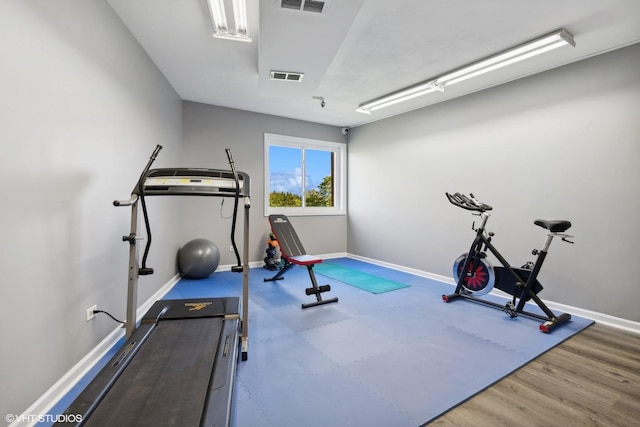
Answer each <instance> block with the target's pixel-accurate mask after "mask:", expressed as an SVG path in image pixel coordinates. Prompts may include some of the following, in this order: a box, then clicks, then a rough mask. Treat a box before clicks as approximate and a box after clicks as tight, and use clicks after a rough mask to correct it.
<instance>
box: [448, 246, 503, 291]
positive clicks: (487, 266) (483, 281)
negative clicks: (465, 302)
mask: <svg viewBox="0 0 640 427" xmlns="http://www.w3.org/2000/svg"><path fill="white" fill-rule="evenodd" d="M467 256H468V254H466V253H464V254H462V255H460V256H459V257H458V259H456V260H455V262H454V263H453V278H454V280H455V281H456V284H457V283H458V281H459V280H460V274H462V268H463V267H464V262H465V260H466V259H467ZM477 261H478V262H477V263H476V264H477V265H476V266H475V268H474V266H473V264H474V262H473V260H471V262H469V267H468V268H467V274H466V280H465V281H464V283H463V284H462V288H463V289H464V290H465V291H466V292H468V293H469V294H471V295H473V296H480V295H484V294H488V293H489V292H491V290H492V289H493V285H494V284H495V281H496V274H495V271H494V270H493V266H492V265H491V263H489V261H488V260H487V259H486V258H479V259H478V260H477Z"/></svg>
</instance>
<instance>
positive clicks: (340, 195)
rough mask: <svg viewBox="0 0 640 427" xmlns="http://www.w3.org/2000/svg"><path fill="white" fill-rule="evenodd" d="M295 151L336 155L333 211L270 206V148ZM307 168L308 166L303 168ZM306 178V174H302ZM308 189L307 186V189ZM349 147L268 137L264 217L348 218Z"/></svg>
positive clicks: (265, 159) (322, 208)
mask: <svg viewBox="0 0 640 427" xmlns="http://www.w3.org/2000/svg"><path fill="white" fill-rule="evenodd" d="M272 145H277V146H279V147H292V148H300V149H313V150H324V151H332V152H333V153H334V156H335V157H334V168H335V170H334V171H333V177H334V180H335V182H334V183H333V187H334V188H333V191H334V200H333V202H334V206H333V207H317V206H314V207H307V206H302V207H272V206H269V194H270V193H269V147H270V146H272ZM301 166H303V167H304V165H301ZM302 176H303V178H304V176H305V172H304V169H303V171H302ZM302 188H303V189H304V182H303V187H302ZM346 200H347V144H346V143H343V142H332V141H322V140H318V139H309V138H299V137H295V136H287V135H277V134H273V133H265V134H264V216H269V215H272V214H283V215H287V216H305V215H345V214H346V212H347V206H346V205H347V203H346Z"/></svg>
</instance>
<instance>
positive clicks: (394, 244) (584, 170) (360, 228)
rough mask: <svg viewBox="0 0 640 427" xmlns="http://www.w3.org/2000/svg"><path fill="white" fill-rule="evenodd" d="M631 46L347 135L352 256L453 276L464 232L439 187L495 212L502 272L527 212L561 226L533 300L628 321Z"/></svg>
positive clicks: (638, 66)
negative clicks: (565, 238) (565, 231)
mask: <svg viewBox="0 0 640 427" xmlns="http://www.w3.org/2000/svg"><path fill="white" fill-rule="evenodd" d="M638 70H640V45H634V46H631V47H627V48H624V49H621V50H617V51H614V52H610V53H607V54H604V55H600V56H597V57H594V58H591V59H588V60H584V61H582V62H579V63H575V64H572V65H568V66H565V67H562V68H559V69H556V70H553V71H549V72H546V73H542V74H538V75H535V76H532V77H529V78H526V79H523V80H519V81H517V82H513V83H510V84H505V85H503V86H499V87H496V88H493V89H489V90H486V91H483V92H479V93H476V94H473V95H470V96H467V97H464V98H459V99H456V100H452V101H450V102H446V103H443V104H439V105H435V106H432V107H428V108H424V109H421V110H416V111H413V112H411V113H408V114H404V115H402V116H397V117H394V118H390V119H387V120H383V121H380V122H377V123H373V124H370V125H366V126H362V127H359V128H356V129H352V131H351V134H350V140H349V216H348V233H349V235H348V250H349V252H350V253H353V254H357V255H361V256H365V257H370V258H374V259H378V260H383V261H387V262H391V263H395V264H400V265H403V266H408V267H412V268H417V269H420V270H424V271H428V272H432V273H436V274H440V275H443V276H449V277H450V276H451V263H452V261H453V260H454V259H455V258H456V257H457V256H458V255H459V254H460V253H462V252H464V251H466V250H467V249H468V247H469V245H470V243H471V240H472V238H473V233H472V231H471V229H470V227H471V222H472V218H473V219H475V217H472V216H471V215H470V214H469V212H467V211H463V210H461V209H459V208H456V207H454V206H453V205H451V204H449V202H448V201H447V200H446V198H445V195H444V193H445V192H456V191H458V192H466V193H468V192H473V193H474V194H475V195H476V196H477V197H478V198H479V199H480V200H482V201H484V202H486V203H488V204H490V205H493V207H494V211H493V214H492V217H491V218H490V219H489V223H488V229H489V230H490V231H494V232H495V233H496V237H495V240H494V242H495V244H496V246H497V247H498V249H499V250H501V252H502V253H503V254H504V255H505V256H506V257H507V259H508V260H510V261H511V262H512V263H513V264H519V263H524V262H525V261H527V260H529V259H530V258H532V256H531V255H530V251H531V249H532V248H534V247H537V248H540V247H541V245H542V242H543V240H544V231H543V230H542V229H541V228H538V227H536V226H534V225H533V224H532V222H533V220H534V219H536V218H546V219H569V220H571V221H572V223H573V227H572V228H571V229H570V230H569V231H570V232H571V233H572V234H575V236H576V237H575V242H576V243H575V245H569V244H565V243H562V242H561V241H559V240H556V241H554V243H553V245H552V246H551V249H550V253H549V257H548V258H547V262H546V264H545V266H544V268H543V270H542V273H541V283H542V284H543V285H544V286H545V290H544V291H543V293H542V294H541V296H542V297H543V298H544V299H548V300H550V301H554V302H559V303H565V304H569V305H572V306H576V307H580V308H584V309H588V310H594V311H597V312H601V313H606V314H610V315H613V316H616V317H621V318H625V319H629V320H634V321H640V310H639V309H638V302H639V301H640V287H638V286H637V284H636V283H635V279H634V278H635V277H636V275H637V274H636V269H635V267H636V264H637V260H636V258H637V257H636V254H635V249H636V247H637V245H638V242H639V241H640V224H639V223H638V211H639V209H638V208H639V207H640V186H639V185H638V184H639V183H640V169H639V168H638V161H639V160H640V121H639V120H638V117H640V73H639V72H638Z"/></svg>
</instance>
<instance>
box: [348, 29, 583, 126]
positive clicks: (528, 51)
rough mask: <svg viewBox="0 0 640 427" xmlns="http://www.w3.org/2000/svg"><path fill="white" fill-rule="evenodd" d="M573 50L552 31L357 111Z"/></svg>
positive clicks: (561, 33) (567, 38) (563, 35)
mask: <svg viewBox="0 0 640 427" xmlns="http://www.w3.org/2000/svg"><path fill="white" fill-rule="evenodd" d="M567 45H570V46H575V45H576V43H575V41H574V40H573V36H572V35H571V34H570V33H569V32H567V31H566V30H565V29H560V30H557V31H554V32H553V33H551V34H547V35H546V36H543V37H540V38H537V39H535V40H532V41H529V42H527V43H524V44H521V45H519V46H516V47H514V48H511V49H508V50H505V51H503V52H500V53H498V54H496V55H492V56H490V57H488V58H485V59H482V60H480V61H477V62H474V63H472V64H469V65H465V66H464V67H461V68H458V69H456V70H453V71H451V72H448V73H446V74H443V75H441V76H439V77H436V78H434V79H431V80H428V81H426V82H423V83H419V84H417V85H414V86H411V87H408V88H406V89H402V90H399V91H397V92H393V93H391V94H389V95H385V96H382V97H380V98H376V99H374V100H372V101H368V102H365V103H364V104H360V105H359V106H358V107H357V108H356V111H358V112H360V113H365V114H371V112H372V111H375V110H378V109H380V108H384V107H388V106H390V105H394V104H397V103H399V102H403V101H407V100H409V99H412V98H415V97H417V96H421V95H425V94H427V93H430V92H434V91H436V90H438V91H440V92H442V91H444V88H445V87H446V86H450V85H452V84H456V83H460V82H462V81H465V80H467V79H470V78H473V77H476V76H479V75H481V74H484V73H488V72H490V71H493V70H497V69H498V68H502V67H505V66H507V65H511V64H514V63H516V62H519V61H523V60H525V59H527V58H531V57H532V56H536V55H540V54H542V53H544V52H548V51H550V50H553V49H556V48H559V47H562V46H567Z"/></svg>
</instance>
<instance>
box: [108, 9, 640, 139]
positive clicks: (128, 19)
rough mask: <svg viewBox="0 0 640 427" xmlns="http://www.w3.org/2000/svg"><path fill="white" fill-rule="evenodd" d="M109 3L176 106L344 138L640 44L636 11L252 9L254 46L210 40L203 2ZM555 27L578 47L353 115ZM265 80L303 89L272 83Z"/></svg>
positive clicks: (250, 13) (639, 12) (638, 17)
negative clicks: (345, 132)
mask: <svg viewBox="0 0 640 427" xmlns="http://www.w3.org/2000/svg"><path fill="white" fill-rule="evenodd" d="M108 1H109V3H110V4H111V6H112V8H113V9H114V10H115V12H116V13H117V14H118V16H119V17H120V19H122V21H123V22H124V24H125V25H126V26H127V28H129V30H130V31H131V33H132V34H133V35H134V36H135V38H136V39H137V40H138V42H139V43H140V44H141V45H142V47H143V48H144V49H145V51H146V52H147V53H148V54H149V56H150V57H151V59H152V60H153V61H154V62H155V64H156V65H157V66H158V68H159V69H160V70H161V71H162V73H163V74H164V75H165V76H166V78H167V80H168V81H169V82H170V83H171V85H172V86H173V87H174V88H175V90H176V92H177V93H178V94H179V95H180V97H181V98H182V99H184V100H187V101H195V102H201V103H206V104H212V105H219V106H224V107H230V108H236V109H241V110H247V111H254V112H259V113H265V114H272V115H277V116H282V117H289V118H294V119H300V120H307V121H311V122H316V123H325V124H330V125H335V126H341V127H353V126H358V125H362V124H365V123H369V122H373V121H376V120H380V119H382V118H385V117H390V116H393V115H397V114H401V113H403V112H406V111H410V110H414V109H416V108H420V107H423V106H426V105H431V104H434V103H438V102H442V101H444V100H447V99H451V98H455V97H458V96H462V95H466V94H469V93H472V92H475V91H478V90H482V89H485V88H487V87H491V86H495V85H497V84H501V83H505V82H507V81H511V80H514V79H518V78H521V77H524V76H527V75H531V74H534V73H538V72H541V71H545V70H549V69H551V68H554V67H558V66H561V65H565V64H568V63H571V62H575V61H578V60H581V59H584V58H587V57H590V56H593V55H597V54H600V53H603V52H606V51H609V50H613V49H617V48H620V47H623V46H627V45H630V44H633V43H636V42H638V41H640V1H638V0H536V1H524V0H520V1H518V0H482V1H478V0H446V1H443V0H328V1H327V2H326V5H325V10H324V12H323V13H321V14H318V13H314V12H302V11H295V10H291V9H283V8H282V7H281V0H260V1H258V0H247V10H248V21H249V32H250V34H251V37H252V39H253V41H252V42H251V43H243V42H237V41H229V40H222V39H217V38H213V37H212V32H213V25H212V23H211V18H210V14H209V9H208V5H207V0H108ZM560 28H565V29H566V30H567V31H569V32H570V33H571V34H573V36H574V39H575V42H576V46H575V47H563V48H561V49H557V50H555V51H552V52H549V53H546V54H544V55H541V56H538V57H535V58H531V59H529V60H527V61H525V62H521V63H519V64H516V65H513V66H510V67H507V68H503V69H501V70H498V71H496V72H493V73H489V74H486V75H484V76H481V77H478V78H475V79H471V80H467V81H465V82H463V83H460V84H457V85H455V86H451V87H448V88H446V90H445V92H444V93H439V92H436V93H431V94H428V95H425V96H422V97H419V98H416V99H414V100H412V101H408V102H406V103H402V104H399V105H396V106H392V107H389V108H386V109H383V110H378V111H375V112H373V113H372V114H371V115H365V114H362V113H358V112H356V111H355V108H356V106H357V105H358V104H360V103H362V102H365V101H368V100H371V99H374V98H377V97H379V96H381V95H384V94H387V93H389V92H393V91H396V90H398V89H402V88H404V87H407V86H410V85H412V84H415V83H418V82H421V81H425V80H429V79H431V78H433V77H436V76H438V75H440V74H443V73H445V72H447V71H450V70H453V69H455V68H458V67H460V66H463V65H465V64H468V63H471V62H474V61H476V60H478V59H481V58H483V57H485V56H488V55H491V54H493V53H497V52H499V51H502V50H505V49H507V48H510V47H513V46H516V45H518V44H521V43H523V42H526V41H529V40H531V39H534V38H536V37H539V36H542V35H545V34H547V33H550V32H552V31H555V30H557V29H560ZM271 70H278V71H295V72H301V73H304V78H303V80H302V82H300V83H295V82H283V81H271V80H270V71H271ZM639 72H640V71H639ZM602 78H606V76H602ZM314 97H323V98H324V100H325V102H326V105H325V107H324V108H322V107H321V105H320V101H319V100H317V99H314Z"/></svg>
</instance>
